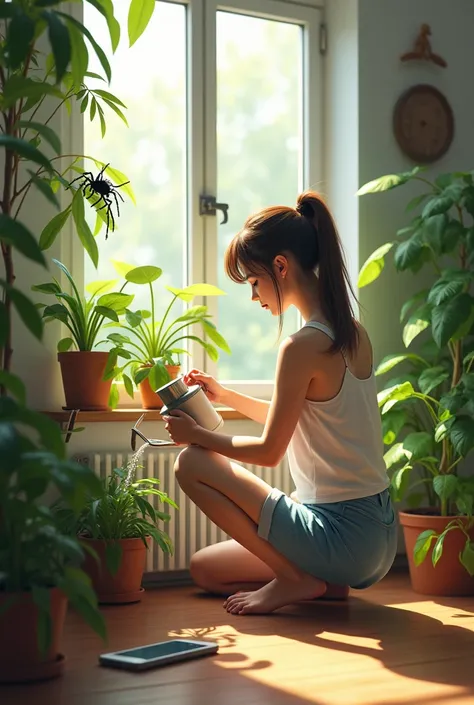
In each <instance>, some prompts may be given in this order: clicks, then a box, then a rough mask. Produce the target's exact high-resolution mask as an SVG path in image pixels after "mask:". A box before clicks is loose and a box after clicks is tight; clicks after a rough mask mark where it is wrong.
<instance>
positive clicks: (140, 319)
mask: <svg viewBox="0 0 474 705" xmlns="http://www.w3.org/2000/svg"><path fill="white" fill-rule="evenodd" d="M115 266H116V268H117V270H118V271H119V272H120V273H121V274H123V275H124V276H125V279H126V283H125V285H124V286H123V287H122V288H121V291H123V290H124V289H125V287H126V286H128V284H138V285H139V286H148V287H149V292H150V310H137V311H131V310H130V309H128V310H127V311H126V312H125V314H124V315H123V316H122V317H121V320H120V330H121V331H124V332H125V331H126V332H127V333H128V334H131V336H130V335H124V333H123V332H120V333H117V332H115V333H111V334H110V335H109V336H108V338H109V340H110V341H111V342H113V343H115V344H116V345H120V346H123V347H124V348H126V349H127V350H129V352H130V353H131V358H130V359H129V360H128V361H127V362H126V363H125V365H124V366H123V367H122V368H121V369H120V370H119V372H120V375H121V377H122V379H123V381H124V384H125V388H126V390H127V392H128V394H129V395H130V396H131V397H132V398H133V382H135V384H136V385H137V386H138V387H139V388H140V393H141V398H142V406H143V408H144V409H160V408H161V407H162V402H161V400H160V398H159V396H158V395H157V394H156V393H155V391H156V390H157V389H159V388H160V387H162V386H163V385H164V384H166V383H167V382H169V381H170V380H171V379H174V378H175V377H176V376H177V375H178V374H179V370H180V362H179V356H180V355H183V354H186V355H187V354H188V351H187V350H186V349H185V348H184V347H183V342H184V341H186V340H192V341H194V342H196V343H198V344H199V345H201V346H202V347H203V348H204V350H205V351H206V353H207V355H209V357H210V358H211V360H214V361H216V360H218V358H219V353H218V351H217V348H220V349H221V350H224V351H225V352H227V353H230V349H229V346H228V344H227V342H226V341H225V340H224V338H223V337H222V335H221V334H220V333H219V332H218V331H217V330H216V327H215V326H214V324H213V323H211V321H210V320H209V319H210V318H211V316H210V314H209V312H208V307H207V306H205V305H198V306H192V307H190V308H188V309H187V310H186V311H184V312H182V313H180V314H178V315H177V316H176V317H174V318H173V317H172V316H171V311H172V309H173V306H174V304H175V303H176V301H177V300H178V299H179V300H180V301H181V302H186V303H189V302H191V301H192V300H193V299H194V298H195V297H196V296H222V295H223V294H224V293H225V292H223V291H221V289H218V288H217V287H216V286H213V285H211V284H192V285H191V286H188V287H186V288H184V289H175V288H173V287H166V289H167V291H169V292H170V293H171V295H172V296H171V300H170V302H169V304H168V305H167V307H166V309H165V311H164V313H163V315H162V316H161V317H160V318H158V313H157V310H156V295H155V292H154V289H153V286H152V284H153V282H155V281H156V280H157V279H159V278H160V277H161V275H162V270H161V269H160V268H159V267H151V266H144V267H131V266H130V265H124V264H121V263H115ZM196 324H198V325H200V326H201V330H202V333H204V335H205V336H207V337H208V338H209V339H210V340H211V341H212V342H207V341H206V340H203V339H202V338H201V337H200V336H199V335H196V334H194V329H193V334H190V332H189V328H190V327H194V326H195V325H196ZM107 325H111V326H113V325H114V324H113V323H111V324H107ZM216 346H217V347H216ZM129 366H130V368H131V373H132V377H133V382H132V379H131V378H130V376H129V375H128V374H127V372H126V370H127V368H128V367H129Z"/></svg>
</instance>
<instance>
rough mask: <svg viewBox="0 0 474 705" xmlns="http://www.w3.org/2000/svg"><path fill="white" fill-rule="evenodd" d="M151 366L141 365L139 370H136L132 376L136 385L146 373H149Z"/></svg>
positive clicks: (145, 376) (146, 375) (144, 377)
mask: <svg viewBox="0 0 474 705" xmlns="http://www.w3.org/2000/svg"><path fill="white" fill-rule="evenodd" d="M150 370H151V367H141V368H140V369H139V370H137V371H136V372H135V374H134V376H133V379H134V381H135V384H136V385H137V387H138V385H139V384H140V383H141V382H143V381H144V380H145V379H146V378H147V377H148V375H149V374H150Z"/></svg>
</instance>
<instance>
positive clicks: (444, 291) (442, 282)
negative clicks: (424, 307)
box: [428, 269, 473, 306]
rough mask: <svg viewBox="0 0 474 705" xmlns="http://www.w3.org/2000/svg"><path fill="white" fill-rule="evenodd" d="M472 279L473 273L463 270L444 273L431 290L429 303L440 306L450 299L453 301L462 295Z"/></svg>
mask: <svg viewBox="0 0 474 705" xmlns="http://www.w3.org/2000/svg"><path fill="white" fill-rule="evenodd" d="M472 279H473V275H472V273H471V272H469V271H466V270H463V269H458V270H448V271H446V272H443V276H442V277H441V278H440V279H438V281H437V282H435V283H434V284H433V286H432V287H431V289H430V293H429V295H428V301H429V303H430V304H433V306H439V305H440V304H443V303H444V302H445V301H447V300H448V299H452V298H453V297H454V296H457V294H460V293H461V292H462V291H463V289H464V287H465V286H466V285H469V282H470V281H471V280H472Z"/></svg>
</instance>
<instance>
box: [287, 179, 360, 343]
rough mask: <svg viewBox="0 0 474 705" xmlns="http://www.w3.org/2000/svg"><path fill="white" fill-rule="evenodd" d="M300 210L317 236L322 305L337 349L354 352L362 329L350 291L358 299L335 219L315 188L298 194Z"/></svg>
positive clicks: (297, 208) (297, 206)
mask: <svg viewBox="0 0 474 705" xmlns="http://www.w3.org/2000/svg"><path fill="white" fill-rule="evenodd" d="M296 210H297V211H298V213H299V214H300V215H301V216H302V217H303V218H305V219H306V220H308V221H309V222H310V223H311V225H312V226H313V229H314V234H315V236H316V245H317V252H318V254H317V260H318V263H317V274H318V279H319V285H320V291H321V308H322V311H323V313H324V315H325V317H326V318H327V320H328V321H329V323H330V324H331V327H332V329H333V332H334V343H333V351H334V352H336V351H339V350H342V349H343V350H347V351H348V352H353V351H354V350H355V348H356V346H357V342H358V330H357V326H356V323H355V320H354V310H353V306H352V303H351V299H350V295H349V294H352V296H353V297H354V300H355V301H357V299H356V296H355V293H354V290H353V288H352V285H351V282H350V279H349V274H348V271H347V267H346V263H345V260H344V254H343V248H342V243H341V240H340V237H339V234H338V232H337V229H336V225H335V223H334V220H333V218H332V216H331V213H330V212H329V209H328V208H327V206H326V204H325V203H324V201H323V200H322V199H321V197H320V196H319V195H318V194H317V193H314V192H313V191H306V192H305V193H302V194H301V195H300V196H299V197H298V201H297V205H296Z"/></svg>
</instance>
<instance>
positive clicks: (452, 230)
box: [441, 219, 468, 254]
mask: <svg viewBox="0 0 474 705" xmlns="http://www.w3.org/2000/svg"><path fill="white" fill-rule="evenodd" d="M467 233H468V230H467V229H466V228H464V227H463V225H461V223H460V222H459V220H455V219H452V220H450V221H449V223H448V224H447V226H446V228H445V230H444V233H443V237H442V241H441V253H442V254H448V253H451V252H452V251H453V250H454V249H455V248H456V247H457V246H458V244H459V241H460V240H461V238H463V237H465V236H466V234H467Z"/></svg>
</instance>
